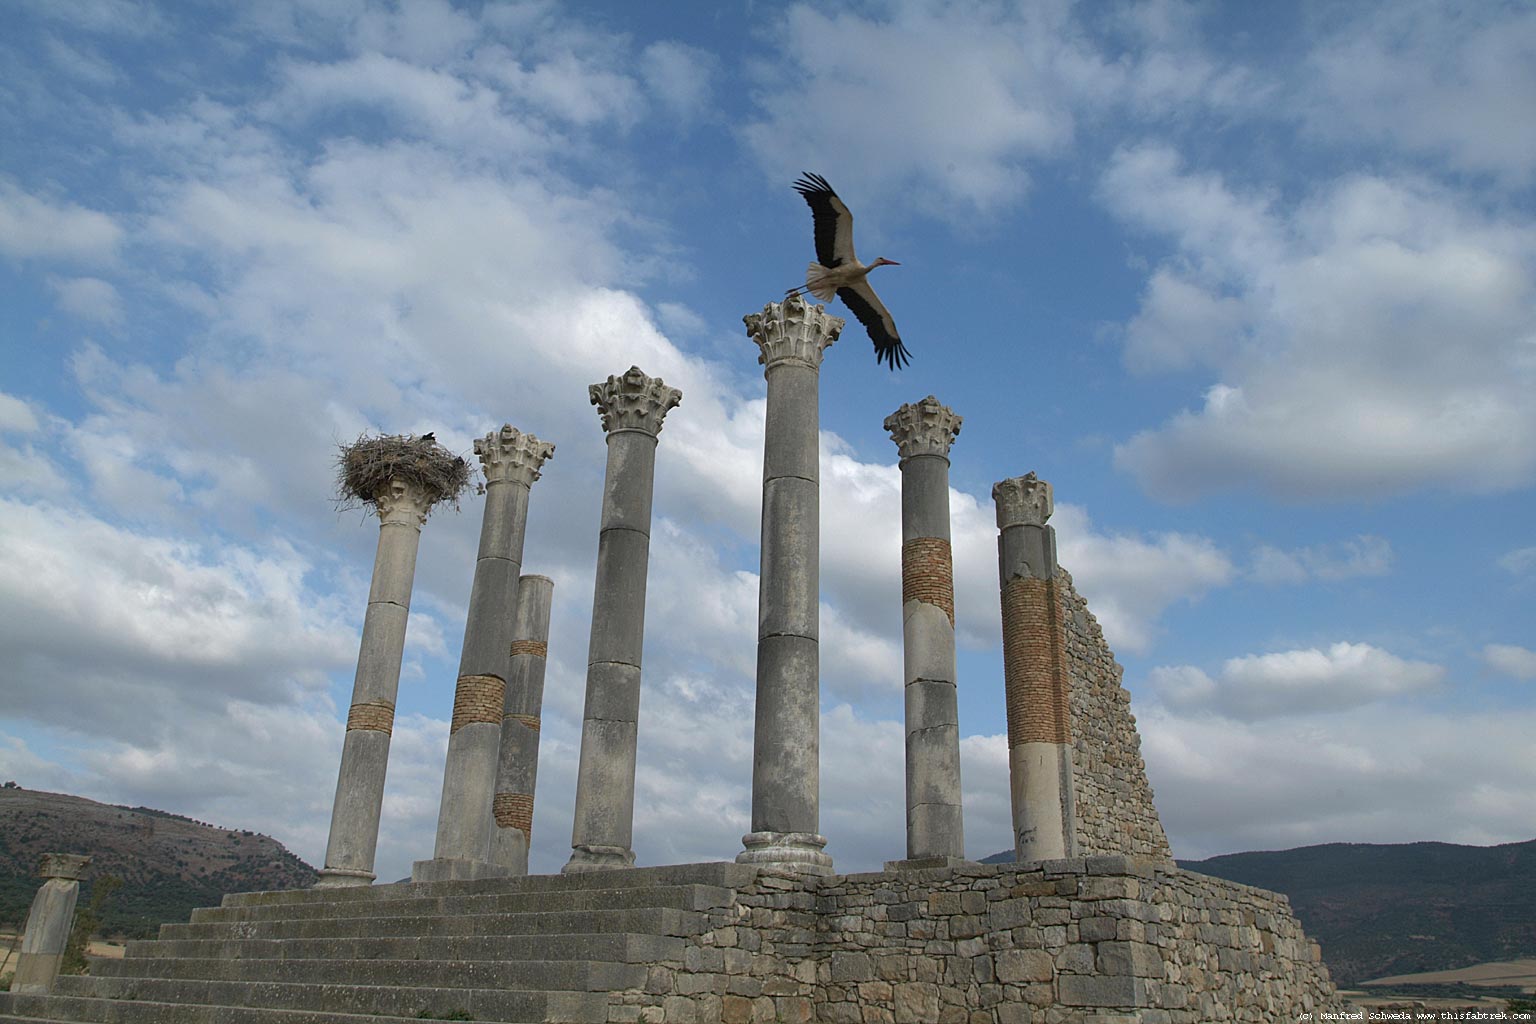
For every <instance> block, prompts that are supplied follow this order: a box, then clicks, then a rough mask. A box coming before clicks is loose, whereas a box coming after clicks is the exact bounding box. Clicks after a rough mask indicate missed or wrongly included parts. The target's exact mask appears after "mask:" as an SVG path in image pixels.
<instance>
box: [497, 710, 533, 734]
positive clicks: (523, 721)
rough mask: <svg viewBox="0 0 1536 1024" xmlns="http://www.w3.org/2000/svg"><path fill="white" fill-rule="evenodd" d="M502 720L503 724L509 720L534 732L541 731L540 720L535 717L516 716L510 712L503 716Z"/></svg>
mask: <svg viewBox="0 0 1536 1024" xmlns="http://www.w3.org/2000/svg"><path fill="white" fill-rule="evenodd" d="M501 720H502V721H503V722H505V721H508V720H510V721H513V722H517V723H519V724H520V725H524V726H526V727H528V728H529V729H532V730H533V731H534V732H538V731H539V720H538V718H537V717H536V716H534V715H514V714H511V713H510V712H509V713H507V714H505V715H503V716H502V717H501Z"/></svg>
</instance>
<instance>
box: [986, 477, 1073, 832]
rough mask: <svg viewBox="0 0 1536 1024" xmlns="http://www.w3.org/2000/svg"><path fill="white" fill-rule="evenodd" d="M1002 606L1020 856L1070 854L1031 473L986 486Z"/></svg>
mask: <svg viewBox="0 0 1536 1024" xmlns="http://www.w3.org/2000/svg"><path fill="white" fill-rule="evenodd" d="M992 500H993V501H994V502H996V504H997V528H998V530H999V534H998V538H997V568H998V578H999V582H1000V584H1001V587H1002V605H1003V677H1004V685H1005V690H1006V700H1007V704H1008V774H1009V782H1010V792H1011V795H1012V797H1013V833H1014V847H1015V852H1016V855H1017V857H1018V859H1019V860H1021V861H1037V860H1051V859H1056V858H1061V857H1071V856H1073V855H1074V854H1075V853H1076V851H1077V823H1076V813H1075V810H1074V806H1073V795H1072V716H1071V706H1070V704H1069V703H1068V701H1069V695H1070V683H1069V681H1068V679H1067V663H1066V643H1065V638H1064V637H1063V635H1062V625H1061V607H1060V603H1059V599H1058V595H1057V591H1056V530H1055V529H1054V528H1053V527H1050V526H1047V525H1046V522H1045V521H1046V520H1047V519H1049V518H1050V517H1051V508H1052V506H1051V485H1050V484H1048V483H1046V482H1045V481H1044V480H1040V479H1038V478H1036V476H1035V474H1033V473H1030V474H1028V475H1027V476H1020V477H1013V478H1011V479H1008V480H1004V481H1002V482H1001V483H999V484H997V485H996V486H995V487H993V488H992Z"/></svg>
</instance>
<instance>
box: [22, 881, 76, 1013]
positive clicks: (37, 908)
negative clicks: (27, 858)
mask: <svg viewBox="0 0 1536 1024" xmlns="http://www.w3.org/2000/svg"><path fill="white" fill-rule="evenodd" d="M90 862H91V858H89V857H81V856H78V855H76V854H71V853H45V854H43V862H42V865H41V866H40V867H39V868H38V872H37V873H38V874H39V875H41V876H42V877H43V878H45V879H47V881H45V882H44V883H43V886H42V888H41V889H38V890H37V895H36V896H35V897H34V898H33V900H32V911H31V913H29V914H28V915H27V928H26V931H25V932H23V933H22V937H21V955H20V956H19V957H18V958H17V960H16V975H15V977H13V978H12V979H11V991H12V992H15V993H16V994H17V995H26V996H43V995H47V994H48V993H49V992H50V991H51V990H52V989H53V982H54V979H55V978H57V977H58V976H59V968H60V967H61V966H62V965H63V963H64V947H65V946H67V945H68V944H69V932H70V929H71V928H73V927H74V922H75V903H76V902H77V901H78V900H79V898H80V876H81V874H83V873H84V871H85V868H86V865H88V864H90Z"/></svg>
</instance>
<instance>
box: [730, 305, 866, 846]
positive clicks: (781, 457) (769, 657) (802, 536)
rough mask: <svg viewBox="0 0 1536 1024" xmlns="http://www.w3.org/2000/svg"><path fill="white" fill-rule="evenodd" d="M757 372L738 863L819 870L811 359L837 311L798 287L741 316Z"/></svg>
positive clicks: (817, 356)
mask: <svg viewBox="0 0 1536 1024" xmlns="http://www.w3.org/2000/svg"><path fill="white" fill-rule="evenodd" d="M744 319H745V322H746V325H747V334H748V335H750V336H751V338H752V340H753V341H754V342H756V343H757V345H758V348H759V349H760V354H759V356H758V361H759V362H760V363H762V364H763V374H764V376H765V377H766V378H767V380H768V412H767V421H766V423H765V424H764V427H763V526H762V544H761V548H762V573H761V575H760V577H759V580H758V592H757V711H756V721H755V723H754V729H753V739H752V831H751V832H749V833H747V834H746V835H745V836H743V837H742V845H743V846H744V847H745V849H744V850H743V851H742V852H741V853H739V854H737V855H736V860H737V861H738V862H739V863H743V864H765V865H772V866H775V867H779V868H784V869H788V870H791V871H797V872H801V873H804V874H815V875H830V874H831V873H832V858H831V857H830V856H828V855H827V853H826V852H825V849H824V848H825V847H826V845H827V840H826V837H825V836H822V835H820V834H819V829H820V813H821V811H820V801H821V792H820V764H819V760H818V759H819V756H820V749H821V680H820V670H821V658H820V651H819V648H818V635H819V632H820V629H819V627H820V607H819V604H818V601H819V598H820V592H819V587H820V557H821V536H820V529H821V525H820V521H819V517H820V509H821V494H820V487H821V483H820V481H821V472H820V453H819V449H818V440H819V437H818V434H819V428H820V408H819V402H820V397H819V388H820V383H821V361H822V356H823V353H824V352H825V351H826V349H827V347H828V346H829V345H831V344H832V343H833V342H834V341H836V340H837V336H838V334H839V333H840V332H841V331H842V329H843V321H842V319H841V318H839V317H835V316H828V315H827V312H826V309H825V308H824V307H822V306H812V305H807V304H806V303H805V301H804V300H802V299H801V298H800V297H799V296H790V297H788V298H786V299H785V300H784V301H783V302H772V303H769V304H768V305H767V306H764V307H763V311H762V312H761V313H753V314H751V315H749V316H747V317H745V318H744Z"/></svg>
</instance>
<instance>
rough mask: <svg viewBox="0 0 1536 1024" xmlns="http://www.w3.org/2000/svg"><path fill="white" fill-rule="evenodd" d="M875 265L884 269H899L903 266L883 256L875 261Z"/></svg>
mask: <svg viewBox="0 0 1536 1024" xmlns="http://www.w3.org/2000/svg"><path fill="white" fill-rule="evenodd" d="M875 263H876V264H877V265H879V266H882V267H899V266H901V264H900V263H897V262H896V261H895V260H888V259H886V258H885V257H884V256H881V257H880V258H879V259H878V260H876V261H875Z"/></svg>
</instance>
